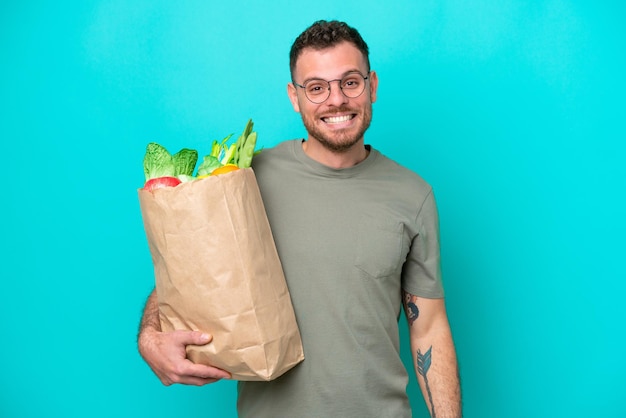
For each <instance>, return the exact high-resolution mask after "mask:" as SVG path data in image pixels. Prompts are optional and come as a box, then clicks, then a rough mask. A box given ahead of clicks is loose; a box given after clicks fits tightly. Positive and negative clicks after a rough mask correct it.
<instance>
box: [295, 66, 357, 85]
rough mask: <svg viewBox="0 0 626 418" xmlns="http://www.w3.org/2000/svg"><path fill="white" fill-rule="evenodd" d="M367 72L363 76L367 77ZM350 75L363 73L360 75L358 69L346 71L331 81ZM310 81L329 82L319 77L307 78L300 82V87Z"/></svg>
mask: <svg viewBox="0 0 626 418" xmlns="http://www.w3.org/2000/svg"><path fill="white" fill-rule="evenodd" d="M368 72H369V71H367V72H366V73H365V74H366V75H367V73H368ZM352 73H359V74H361V75H363V73H362V72H361V70H359V69H355V70H348V71H345V72H344V73H343V74H341V77H339V78H333V80H341V79H342V78H344V77H345V76H347V75H348V74H352ZM311 80H323V81H329V80H326V79H324V78H321V77H309V78H307V79H305V80H304V81H303V82H302V85H305V84H306V83H308V82H309V81H311Z"/></svg>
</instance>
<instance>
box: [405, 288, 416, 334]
mask: <svg viewBox="0 0 626 418" xmlns="http://www.w3.org/2000/svg"><path fill="white" fill-rule="evenodd" d="M416 301H417V296H415V295H412V294H410V293H407V292H404V301H403V302H404V312H406V319H407V321H408V322H409V326H411V325H413V322H415V320H416V319H417V317H418V316H419V314H420V311H419V309H417V305H416V304H415V302H416Z"/></svg>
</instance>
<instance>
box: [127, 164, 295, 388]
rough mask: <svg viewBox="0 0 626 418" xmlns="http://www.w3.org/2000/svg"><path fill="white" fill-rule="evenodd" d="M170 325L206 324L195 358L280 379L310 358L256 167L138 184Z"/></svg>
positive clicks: (244, 375)
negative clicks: (206, 339)
mask: <svg viewBox="0 0 626 418" xmlns="http://www.w3.org/2000/svg"><path fill="white" fill-rule="evenodd" d="M139 202H140V206H141V214H142V217H143V222H144V227H145V230H146V235H147V239H148V245H149V247H150V253H151V255H152V261H153V263H154V272H155V282H156V291H157V297H158V301H159V312H160V318H161V326H162V329H163V330H164V331H171V330H201V331H206V332H207V333H210V334H212V335H213V341H211V343H209V344H207V345H206V346H188V347H187V355H188V357H189V359H190V360H191V361H193V362H195V363H203V364H209V365H212V366H215V367H218V368H220V369H224V370H226V371H228V372H230V373H231V374H232V376H233V379H236V380H272V379H275V378H276V377H278V376H280V375H282V374H283V373H285V372H286V371H287V370H289V369H291V368H292V367H294V366H295V365H296V364H298V363H299V362H301V361H302V360H303V359H304V354H303V349H302V341H301V339H300V332H299V330H298V326H297V323H296V318H295V315H294V311H293V306H292V304H291V298H290V296H289V291H288V289H287V284H286V281H285V277H284V274H283V270H282V266H281V264H280V260H279V258H278V253H277V252H276V246H275V245H274V239H273V237H272V233H271V230H270V226H269V222H268V220H267V216H266V214H265V208H264V206H263V201H262V200H261V194H260V192H259V188H258V184H257V181H256V177H255V175H254V172H253V171H252V169H251V168H245V169H240V170H236V171H233V172H231V173H227V174H222V175H219V176H213V177H207V178H204V179H200V180H195V181H191V182H187V183H183V184H181V185H179V186H176V187H171V188H164V189H159V190H156V191H154V192H149V191H145V190H141V189H140V190H139Z"/></svg>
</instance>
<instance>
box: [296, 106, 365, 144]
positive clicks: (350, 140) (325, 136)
mask: <svg viewBox="0 0 626 418" xmlns="http://www.w3.org/2000/svg"><path fill="white" fill-rule="evenodd" d="M350 111H351V109H350V108H347V107H340V108H338V109H337V113H340V112H350ZM358 115H359V114H358V113H357V114H356V116H355V117H358ZM301 116H302V122H303V123H304V127H305V128H306V130H307V132H308V133H309V136H311V137H312V138H315V139H316V140H317V141H318V142H319V143H320V144H321V145H322V146H323V147H324V148H326V149H327V150H329V151H332V152H335V153H345V152H347V151H348V150H350V149H351V148H352V147H353V146H354V145H355V144H357V143H358V142H359V141H360V140H361V138H363V135H365V131H367V129H368V128H369V126H370V124H371V122H372V105H371V103H370V104H369V105H368V106H366V107H365V108H364V110H363V113H362V116H363V118H362V120H361V123H360V126H358V127H357V130H356V131H354V133H350V132H348V131H347V130H337V131H332V132H328V131H326V132H325V131H323V130H322V129H320V127H319V125H318V124H323V123H324V122H321V121H320V120H319V119H318V118H316V117H315V116H313V117H311V116H309V115H305V114H303V113H301Z"/></svg>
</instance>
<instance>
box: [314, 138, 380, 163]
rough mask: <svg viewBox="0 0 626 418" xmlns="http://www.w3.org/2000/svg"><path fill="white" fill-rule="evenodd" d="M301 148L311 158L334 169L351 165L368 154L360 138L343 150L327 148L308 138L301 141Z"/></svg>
mask: <svg viewBox="0 0 626 418" xmlns="http://www.w3.org/2000/svg"><path fill="white" fill-rule="evenodd" d="M302 149H303V150H304V153H305V154H306V155H308V156H309V157H311V158H312V159H313V160H315V161H317V162H318V163H321V164H324V165H325V166H328V167H330V168H335V169H341V168H348V167H353V166H355V165H357V164H358V163H360V162H361V161H363V160H365V159H366V158H367V156H368V155H369V150H368V149H367V148H365V145H364V144H363V140H362V139H361V140H360V141H359V142H357V143H356V144H354V145H353V146H352V147H350V148H349V149H347V150H345V151H335V150H331V149H328V148H326V147H325V146H323V145H322V144H320V143H319V142H317V141H315V140H310V139H309V140H308V141H303V142H302Z"/></svg>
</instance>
